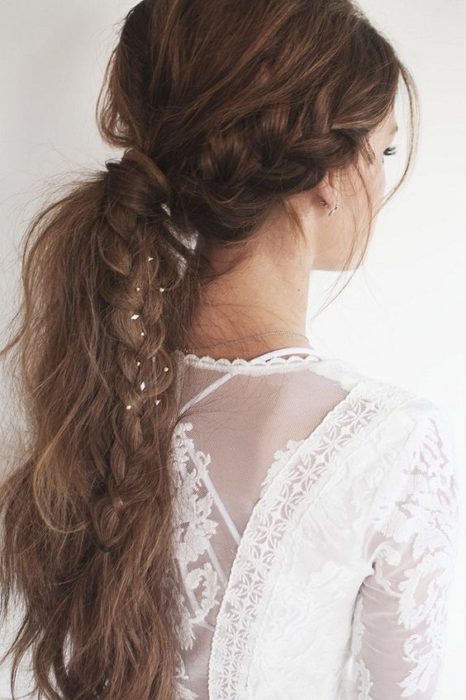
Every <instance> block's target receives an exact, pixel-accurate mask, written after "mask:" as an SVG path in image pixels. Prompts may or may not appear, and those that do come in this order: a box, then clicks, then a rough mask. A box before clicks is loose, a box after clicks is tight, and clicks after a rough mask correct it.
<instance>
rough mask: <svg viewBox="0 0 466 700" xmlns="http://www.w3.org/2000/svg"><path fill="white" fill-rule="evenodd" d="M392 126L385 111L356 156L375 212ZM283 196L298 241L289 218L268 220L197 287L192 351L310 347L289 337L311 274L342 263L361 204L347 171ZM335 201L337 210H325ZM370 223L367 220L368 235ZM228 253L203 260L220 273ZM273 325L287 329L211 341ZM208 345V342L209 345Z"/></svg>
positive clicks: (297, 328) (301, 326) (363, 221)
mask: <svg viewBox="0 0 466 700" xmlns="http://www.w3.org/2000/svg"><path fill="white" fill-rule="evenodd" d="M397 128H398V127H397V123H396V119H395V116H394V113H393V112H392V113H390V115H389V116H388V117H387V119H386V120H385V121H384V122H383V123H382V124H381V125H379V127H378V128H377V129H375V130H374V131H373V132H372V134H371V136H370V139H369V141H370V144H371V146H372V148H373V149H374V152H375V156H376V157H375V161H374V163H372V164H368V163H366V162H365V161H364V160H363V159H362V157H361V159H360V168H361V169H362V172H363V175H364V179H365V181H366V184H367V187H368V190H369V193H370V196H371V199H372V203H373V206H374V209H375V210H376V209H377V208H378V206H379V204H380V202H381V200H382V198H383V195H384V192H385V184H386V179H385V168H384V159H385V157H384V154H383V152H384V150H385V149H386V148H388V147H389V146H392V145H393V139H394V135H395V131H396V130H397ZM290 201H291V202H292V204H293V206H294V208H295V209H296V210H297V211H298V213H299V216H300V219H301V221H302V223H303V227H304V230H305V233H306V239H305V241H304V242H303V241H302V240H299V241H296V240H295V237H294V236H293V235H292V233H291V231H290V230H289V224H287V222H286V221H285V220H284V219H283V220H282V219H281V218H274V220H273V223H272V224H269V225H268V226H267V227H266V228H264V230H262V231H260V235H259V236H258V238H257V244H256V246H255V248H254V249H253V252H251V254H250V255H249V256H248V258H247V260H246V261H245V262H244V263H242V264H241V265H239V266H237V267H236V268H235V269H234V270H233V271H231V272H228V273H227V274H225V275H224V276H223V277H222V278H221V279H219V280H214V282H212V283H211V284H210V285H209V286H208V287H207V288H206V289H205V290H204V291H203V297H202V302H201V304H200V305H199V308H198V312H197V315H196V317H195V319H194V322H193V325H192V329H194V330H193V332H192V333H191V335H190V338H191V342H190V343H189V347H190V349H191V350H192V351H193V352H195V353H196V354H199V355H206V354H208V355H209V356H210V357H214V358H219V357H223V358H227V359H234V358H236V357H243V358H245V359H250V358H252V357H255V356H257V355H260V354H262V353H265V352H269V351H271V350H274V349H277V348H283V347H291V346H296V345H299V346H301V347H310V343H309V341H307V340H306V339H305V338H303V337H301V336H300V335H294V334H296V333H298V334H303V335H306V317H307V306H308V289H309V278H310V273H311V272H312V270H341V269H342V266H343V263H344V262H345V260H346V259H347V257H348V254H349V252H350V250H351V245H352V244H353V243H354V235H355V234H354V231H355V224H357V225H358V226H359V225H361V226H363V230H367V221H368V220H367V215H368V208H367V201H366V198H365V194H364V190H363V189H362V185H361V183H360V181H359V180H358V178H357V176H356V175H355V173H354V170H353V169H350V170H348V171H346V172H345V173H344V174H343V175H340V177H338V176H337V175H334V174H332V173H327V174H326V175H325V177H324V179H323V180H322V181H321V182H320V183H319V185H317V186H316V187H315V188H313V189H312V190H307V191H305V192H301V193H299V194H298V195H294V196H292V197H290ZM321 201H325V203H326V204H327V206H323V205H322V204H321ZM337 202H338V204H339V207H338V209H337V210H336V211H335V212H334V214H332V215H331V216H329V215H328V213H329V211H330V210H331V209H333V208H334V206H335V204H336V203H337ZM353 217H354V219H353ZM374 220H375V217H374ZM373 225H374V221H373V222H372V225H371V231H370V235H372V230H373ZM357 252H358V250H356V259H358V258H357ZM231 255H234V251H232V250H231V249H229V248H228V247H227V248H226V249H223V250H215V251H212V252H211V253H209V259H210V260H211V261H212V264H213V265H214V268H215V270H216V271H222V270H223V266H224V264H225V263H228V262H229V260H230V258H231ZM277 329H279V330H286V331H290V333H289V334H286V335H284V334H272V335H268V336H265V337H263V338H258V339H256V340H254V339H250V340H247V341H244V340H243V341H240V342H230V343H226V344H221V345H220V344H218V343H219V342H220V341H222V340H230V341H231V340H233V339H237V338H241V337H243V336H249V335H253V334H258V333H263V332H266V331H270V330H277ZM213 343H215V344H216V346H215V347H208V346H211V345H212V344H213Z"/></svg>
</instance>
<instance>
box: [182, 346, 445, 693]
mask: <svg viewBox="0 0 466 700" xmlns="http://www.w3.org/2000/svg"><path fill="white" fill-rule="evenodd" d="M175 354H176V357H177V359H178V361H179V363H180V372H179V380H178V381H179V384H178V398H179V402H180V414H181V420H180V422H179V423H178V425H177V428H176V431H175V435H174V440H173V457H172V464H171V466H172V473H173V477H174V480H175V484H176V503H175V511H176V523H175V525H176V547H177V561H178V564H179V571H180V576H181V579H182V581H183V590H182V591H181V594H180V595H181V601H180V602H181V605H182V609H183V623H182V628H181V629H180V630H179V635H180V642H181V652H180V657H179V667H178V676H177V682H178V697H179V700H199V699H202V700H227V699H228V700H266V699H267V700H275V699H276V700H279V699H280V700H284V699H285V698H286V700H303V699H304V698H309V699H311V698H312V700H315V699H317V698H318V699H319V700H353V699H354V700H396V699H397V698H413V699H415V700H421V699H422V700H427V699H430V700H431V699H432V698H435V696H436V687H437V683H438V677H439V671H440V669H441V661H442V646H443V636H444V627H445V621H446V614H447V601H448V591H449V587H450V582H451V579H452V577H453V574H454V562H455V557H456V552H457V532H458V516H459V512H458V504H459V498H458V493H457V481H456V474H455V470H454V466H453V459H452V454H451V452H452V449H451V448H452V444H451V433H450V427H449V425H448V424H447V423H446V422H445V419H444V417H443V416H442V414H441V412H440V410H439V409H438V408H437V406H436V405H435V404H433V403H432V402H431V401H430V400H428V399H426V398H423V397H420V396H416V395H414V394H412V393H410V392H408V391H407V390H406V389H403V388H401V387H397V386H395V385H392V384H388V383H385V382H381V381H378V380H376V379H373V378H369V377H365V376H362V375H361V374H359V373H358V372H356V371H355V370H354V369H352V368H351V367H349V366H348V365H347V364H345V363H343V362H341V361H340V360H338V359H337V360H335V359H323V358H321V357H318V356H317V355H316V353H315V352H314V351H313V350H312V349H309V348H300V347H293V348H282V349H280V350H275V351H273V352H272V353H266V354H264V355H261V356H259V357H257V358H254V359H252V360H243V359H237V360H233V361H230V360H226V359H213V358H211V357H209V356H204V357H198V356H196V355H192V354H189V355H185V354H183V353H181V352H180V351H176V353H175Z"/></svg>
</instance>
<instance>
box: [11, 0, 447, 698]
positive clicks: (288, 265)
mask: <svg viewBox="0 0 466 700" xmlns="http://www.w3.org/2000/svg"><path fill="white" fill-rule="evenodd" d="M401 80H403V82H404V84H405V85H406V87H407V89H408V95H409V98H410V99H409V104H410V106H411V109H412V110H414V107H415V104H416V103H415V96H416V90H415V87H414V82H413V80H412V78H411V76H410V74H409V72H408V70H407V69H406V68H405V67H404V66H403V65H402V64H401V62H400V60H399V58H398V57H397V55H396V53H395V51H394V49H393V47H392V46H391V45H390V43H389V42H388V40H387V39H386V38H385V37H383V36H382V35H381V33H380V32H378V31H376V29H375V28H374V27H372V26H371V24H370V23H369V21H368V20H367V18H366V17H365V16H364V15H363V14H362V12H361V11H360V10H359V8H358V7H357V6H356V5H355V4H354V3H352V2H350V1H349V0H326V1H325V2H322V1H321V0H255V2H250V0H235V1H234V2H233V1H232V0H212V1H208V0H189V2H188V1H187V0H153V1H149V2H142V3H139V4H138V5H137V6H136V7H134V8H133V9H132V10H131V11H130V12H129V14H128V16H127V17H126V21H125V23H124V25H123V27H122V32H121V37H120V39H119V42H118V45H117V46H116V49H115V52H114V54H113V55H112V58H111V61H110V63H109V66H108V72H107V73H106V77H105V91H104V93H103V95H104V100H103V101H102V102H101V101H100V97H99V127H100V131H101V133H102V135H103V137H104V138H105V140H106V141H107V142H108V143H109V144H111V145H114V146H117V147H123V148H124V149H125V151H124V155H123V157H122V159H121V160H120V161H109V162H107V163H106V166H107V167H106V170H105V171H103V172H98V173H97V174H90V175H89V176H88V177H87V178H85V179H83V180H82V181H79V182H74V183H73V184H72V185H71V186H70V188H69V190H68V191H67V192H66V193H65V194H64V195H63V196H62V197H60V198H59V199H58V200H57V201H55V202H54V203H53V204H51V205H50V206H48V207H47V209H45V210H44V211H43V212H41V213H40V214H39V215H38V216H37V217H36V218H35V220H34V221H33V222H32V225H31V227H30V230H29V235H28V239H27V243H26V250H25V259H24V268H23V280H24V301H23V304H22V307H21V310H22V312H23V315H22V321H21V326H20V328H19V329H18V331H17V333H16V334H15V335H14V337H13V338H12V339H11V341H10V342H9V343H8V344H7V345H6V346H5V347H4V348H3V350H2V356H4V355H7V353H8V352H10V351H11V350H13V349H15V350H16V352H15V357H17V358H18V360H19V361H20V363H21V372H20V373H19V374H18V377H20V385H19V386H18V390H17V395H18V396H19V397H20V400H21V402H22V405H23V406H24V407H25V408H26V410H27V419H28V422H27V428H28V431H25V433H26V432H28V433H29V435H28V440H25V441H24V446H23V448H22V450H21V453H20V452H19V451H18V455H17V456H16V462H15V463H14V464H13V465H12V468H11V470H10V471H9V473H8V475H7V476H6V478H5V480H4V483H3V485H2V490H1V494H0V510H1V513H2V516H3V523H4V539H3V543H2V556H1V579H0V580H1V587H2V594H3V595H2V598H3V599H4V600H5V606H4V609H5V611H6V609H7V606H8V599H9V597H11V596H12V595H13V592H14V591H17V592H18V593H19V594H20V595H21V599H22V600H23V601H24V605H25V607H24V610H25V612H24V623H23V625H22V626H21V629H20V631H19V634H18V637H17V639H16V640H15V642H14V644H13V645H12V647H11V649H10V650H9V651H10V655H12V657H13V659H14V662H15V664H17V663H19V660H20V659H21V657H22V656H23V655H24V654H25V653H26V652H27V651H32V652H33V657H32V658H33V672H34V680H35V683H36V690H40V692H41V693H43V696H45V697H47V698H52V697H53V698H58V697H60V698H70V699H71V698H92V697H102V698H111V699H112V700H117V699H118V700H122V699H124V700H146V699H147V700H149V699H150V700H154V699H155V698H157V699H160V700H172V699H173V698H178V699H180V698H184V699H185V700H196V699H198V698H202V699H207V698H209V699H211V700H212V699H214V700H221V699H225V700H226V699H227V698H228V700H244V699H246V698H247V699H248V700H265V699H266V698H267V700H272V699H277V700H278V698H280V699H284V698H287V700H302V699H303V698H305V697H306V698H319V700H336V699H337V698H338V699H341V698H345V699H346V698H356V697H357V698H359V699H360V700H361V699H365V700H369V699H371V700H395V699H396V698H402V697H416V698H417V699H421V698H422V699H423V700H426V699H427V698H432V697H433V696H434V693H435V689H436V687H437V683H438V674H439V669H440V659H441V649H442V631H443V626H444V618H445V612H446V600H447V592H448V587H449V581H450V579H451V575H452V572H453V560H454V551H455V549H454V543H455V532H456V515H457V498H456V482H455V479H454V476H455V474H454V470H453V467H452V461H451V459H450V456H449V455H450V452H449V448H450V443H449V432H448V426H447V425H445V422H444V420H443V417H442V415H441V413H440V411H439V410H438V408H437V407H436V405H435V404H433V403H432V402H431V401H429V400H428V399H426V398H423V397H420V396H416V395H413V394H411V393H409V392H408V391H406V390H405V389H403V388H401V387H397V386H395V385H391V384H387V383H384V382H380V381H377V380H376V379H375V378H369V377H364V376H362V375H360V374H358V373H357V372H356V371H355V370H354V369H352V368H350V367H349V366H348V365H347V364H345V363H344V362H342V361H340V360H338V359H332V358H324V357H321V356H319V354H318V353H317V351H316V350H315V349H314V348H313V345H312V342H311V341H310V340H309V339H308V337H307V335H306V333H305V325H306V323H305V322H306V312H307V308H306V305H307V291H308V281H309V275H310V273H311V271H312V270H316V269H320V270H348V269H357V267H358V266H359V264H360V263H361V262H362V260H363V258H364V253H365V250H366V248H367V244H368V240H369V238H370V235H371V232H372V229H373V224H374V220H375V217H376V214H377V212H378V211H379V210H380V208H381V206H382V203H383V195H384V188H385V179H384V157H386V156H390V155H392V154H393V152H394V147H393V141H392V139H393V136H394V133H395V131H396V129H397V128H398V123H397V120H396V118H395V112H394V104H395V98H396V95H397V91H398V88H399V86H400V81H401ZM101 96H102V95H101ZM413 113H414V112H411V123H413V122H414V118H413ZM412 143H413V141H412V140H411V152H410V158H411V155H412ZM406 172H407V170H405V174H406ZM385 201H386V200H385Z"/></svg>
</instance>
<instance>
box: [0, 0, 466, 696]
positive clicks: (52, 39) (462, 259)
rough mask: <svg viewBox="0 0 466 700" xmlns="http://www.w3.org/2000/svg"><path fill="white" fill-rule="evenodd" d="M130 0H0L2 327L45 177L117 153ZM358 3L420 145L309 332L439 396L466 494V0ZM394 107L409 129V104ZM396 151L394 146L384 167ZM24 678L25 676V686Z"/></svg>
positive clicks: (463, 645)
mask: <svg viewBox="0 0 466 700" xmlns="http://www.w3.org/2000/svg"><path fill="white" fill-rule="evenodd" d="M133 4H135V3H133V2H127V1H125V0H99V2H96V1H95V0H80V1H79V2H74V3H72V2H69V3H64V2H63V1H62V0H41V2H33V1H32V0H22V1H21V2H19V1H18V0H0V56H1V60H0V81H1V86H0V89H1V100H0V115H1V121H0V129H1V136H0V138H1V149H2V157H1V159H0V183H1V189H0V209H1V238H0V246H1V248H0V298H1V299H3V303H2V305H1V308H0V323H1V324H2V326H4V324H6V322H7V320H9V318H10V314H11V313H12V312H13V311H15V310H16V303H17V300H18V284H19V270H20V267H19V262H20V261H19V246H20V239H21V237H22V235H23V234H24V230H25V227H26V225H27V223H28V221H29V219H30V217H31V215H32V214H33V213H34V212H35V211H36V210H37V209H38V208H40V204H41V200H42V196H43V194H44V193H46V187H47V182H51V183H55V182H60V181H61V180H62V179H63V178H67V176H68V175H70V174H71V171H73V169H79V168H81V167H85V168H98V169H102V168H103V167H104V161H105V159H106V158H108V157H111V156H114V155H115V153H114V152H111V151H109V150H108V149H107V148H106V147H105V146H104V145H103V144H102V143H101V140H100V137H99V135H98V132H97V128H96V125H95V121H94V110H95V103H96V100H97V95H98V91H99V88H100V86H101V81H102V77H103V70H104V66H105V63H106V61H107V59H108V57H109V54H110V49H111V47H112V46H113V42H114V40H115V34H116V31H117V29H118V25H119V22H120V20H121V19H122V18H123V16H124V14H125V13H126V12H127V11H128V10H129V9H130V7H132V5H133ZM361 6H362V7H363V9H364V10H365V11H366V12H367V14H368V15H369V17H370V18H371V20H372V21H373V22H374V24H375V25H376V26H377V27H378V28H379V29H380V30H381V31H382V32H383V33H384V34H385V35H386V36H387V37H388V38H389V39H390V40H391V41H392V43H393V44H394V46H395V48H396V50H397V51H398V52H399V54H400V56H401V58H402V60H403V61H404V62H405V63H406V64H407V66H408V68H409V69H410V70H411V72H412V73H413V74H414V77H415V80H416V82H417V85H418V88H419V92H420V98H421V125H420V128H421V132H420V140H419V149H418V156H417V161H416V165H415V167H414V170H413V173H412V175H411V177H410V178H409V180H408V181H407V183H406V184H405V185H404V188H403V189H402V190H401V192H400V193H398V194H397V195H396V196H395V198H394V199H393V200H392V201H391V202H390V203H389V204H388V205H387V207H386V208H385V209H384V210H383V211H382V213H381V214H380V216H379V219H378V222H377V226H376V232H375V235H374V237H373V239H372V241H371V246H370V250H369V253H368V257H367V259H366V262H365V263H364V265H363V267H362V268H361V269H360V270H358V272H357V274H356V276H355V277H354V278H353V280H352V282H351V283H350V285H349V286H348V287H346V289H345V290H344V291H343V292H342V294H341V295H340V296H339V297H338V299H337V300H336V301H335V302H334V303H332V304H331V305H330V306H329V307H327V308H326V309H325V310H324V311H323V312H321V313H320V314H318V315H315V314H314V313H313V311H314V310H316V311H317V310H318V309H319V308H320V307H321V306H322V304H323V302H324V301H325V300H326V299H328V296H327V294H328V293H329V290H330V288H331V286H332V285H333V284H334V282H335V279H336V274H337V273H328V272H316V273H314V274H313V275H312V278H311V285H310V309H311V317H310V319H309V326H308V331H309V337H310V338H311V341H312V340H313V339H314V341H315V342H316V344H318V345H319V347H320V348H324V349H325V350H326V351H328V352H330V353H332V354H334V355H339V356H341V357H343V358H346V359H347V360H349V361H350V362H351V363H353V364H354V365H356V366H357V367H358V368H359V369H360V370H361V371H363V372H365V373H367V374H369V375H371V376H377V377H379V378H380V379H383V380H386V381H391V382H394V383H397V384H400V385H403V386H406V387H407V388H409V389H410V390H412V391H415V392H417V393H420V394H423V395H425V396H428V397H430V398H431V399H432V400H434V401H435V402H437V403H438V404H439V405H441V406H442V407H443V408H444V410H445V412H446V413H447V414H448V416H449V418H450V420H451V423H452V425H453V428H454V432H455V442H456V454H457V460H458V474H459V478H460V486H461V489H462V492H463V494H464V493H466V490H465V489H466V486H465V464H466V459H465V457H466V449H465V441H464V436H465V433H466V420H465V419H466V415H465V403H466V402H465V396H466V392H465V318H466V313H465V312H466V309H465V306H466V304H465V298H466V295H465V286H464V283H465V274H464V272H465V270H466V256H465V240H466V230H465V229H466V226H465V206H464V204H465V195H466V190H465V180H466V178H465V164H466V143H465V127H464V125H465V123H466V109H465V102H466V100H465V97H466V90H465V86H466V75H465V73H466V70H465V26H466V8H465V2H464V0H390V2H389V3H387V2H386V0H362V1H361ZM398 119H399V124H400V129H402V130H403V131H404V130H405V123H406V122H405V120H404V116H403V112H400V115H399V117H398ZM402 136H403V134H401V135H400V139H401V138H402ZM397 143H399V144H401V141H400V140H399V139H398V140H397V139H395V141H394V144H397ZM401 157H402V156H401V155H400V156H397V157H395V158H388V159H386V160H387V167H388V168H390V169H393V168H395V164H394V163H393V161H396V160H397V158H398V160H399V163H401V162H402V161H401ZM389 182H390V180H389ZM338 289H340V287H338ZM2 340H3V337H2ZM464 539H465V538H464V536H463V538H462V544H461V551H460V558H459V562H458V570H457V576H456V580H455V584H454V588H453V590H452V594H451V607H450V616H449V621H448V628H447V644H446V649H445V660H444V667H443V673H442V678H441V692H440V695H439V700H457V699H458V700H460V698H462V697H463V692H464V688H465V687H466V672H465V664H464V653H465V651H466V629H465V627H466V625H465V620H466V612H465V595H464V594H465V585H464V581H465V580H466V562H465V559H466V557H465V542H464ZM20 678H21V677H20ZM8 681H9V667H7V666H6V665H5V667H4V668H3V669H0V698H1V699H2V700H3V699H6V698H9V697H10V691H9V682H8ZM25 689H27V686H24V687H23V686H22V685H21V683H19V684H18V692H23V691H24V690H25Z"/></svg>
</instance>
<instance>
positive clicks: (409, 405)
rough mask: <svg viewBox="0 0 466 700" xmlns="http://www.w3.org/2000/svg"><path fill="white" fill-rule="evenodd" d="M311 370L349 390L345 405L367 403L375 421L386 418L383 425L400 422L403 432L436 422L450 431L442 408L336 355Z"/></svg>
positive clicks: (418, 429)
mask: <svg viewBox="0 0 466 700" xmlns="http://www.w3.org/2000/svg"><path fill="white" fill-rule="evenodd" d="M311 370H312V371H313V372H315V373H317V374H320V375H322V376H324V377H327V378H328V379H330V380H332V381H334V382H336V383H338V384H339V385H340V386H341V387H342V388H343V389H344V390H346V391H347V392H348V397H347V398H348V401H347V404H348V408H351V407H352V406H353V405H354V404H359V405H360V404H367V405H369V404H370V405H371V406H372V415H373V417H374V423H378V422H380V421H381V420H382V421H384V420H385V421H386V422H385V425H387V426H388V425H390V427H392V428H393V429H395V427H396V426H397V425H399V426H400V427H401V425H402V426H403V428H404V431H405V433H414V432H416V431H422V429H423V428H426V427H427V426H428V425H429V424H432V423H435V425H437V426H438V429H439V430H442V431H445V432H446V433H451V430H452V426H451V423H450V420H449V418H448V416H447V414H446V413H445V411H444V410H443V409H442V408H441V407H440V406H439V405H438V404H436V403H435V402H434V401H433V400H432V399H430V398H429V397H427V396H424V395H423V394H421V393H416V392H413V391H411V390H409V389H408V388H406V387H404V386H402V385H401V384H397V383H393V382H388V381H384V380H383V379H381V378H378V377H376V376H371V375H369V374H365V373H363V372H361V371H360V370H359V369H358V368H356V366H354V365H352V364H351V363H349V362H348V361H344V360H341V359H339V358H323V359H322V360H321V361H320V362H319V363H315V364H314V365H312V366H311Z"/></svg>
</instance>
